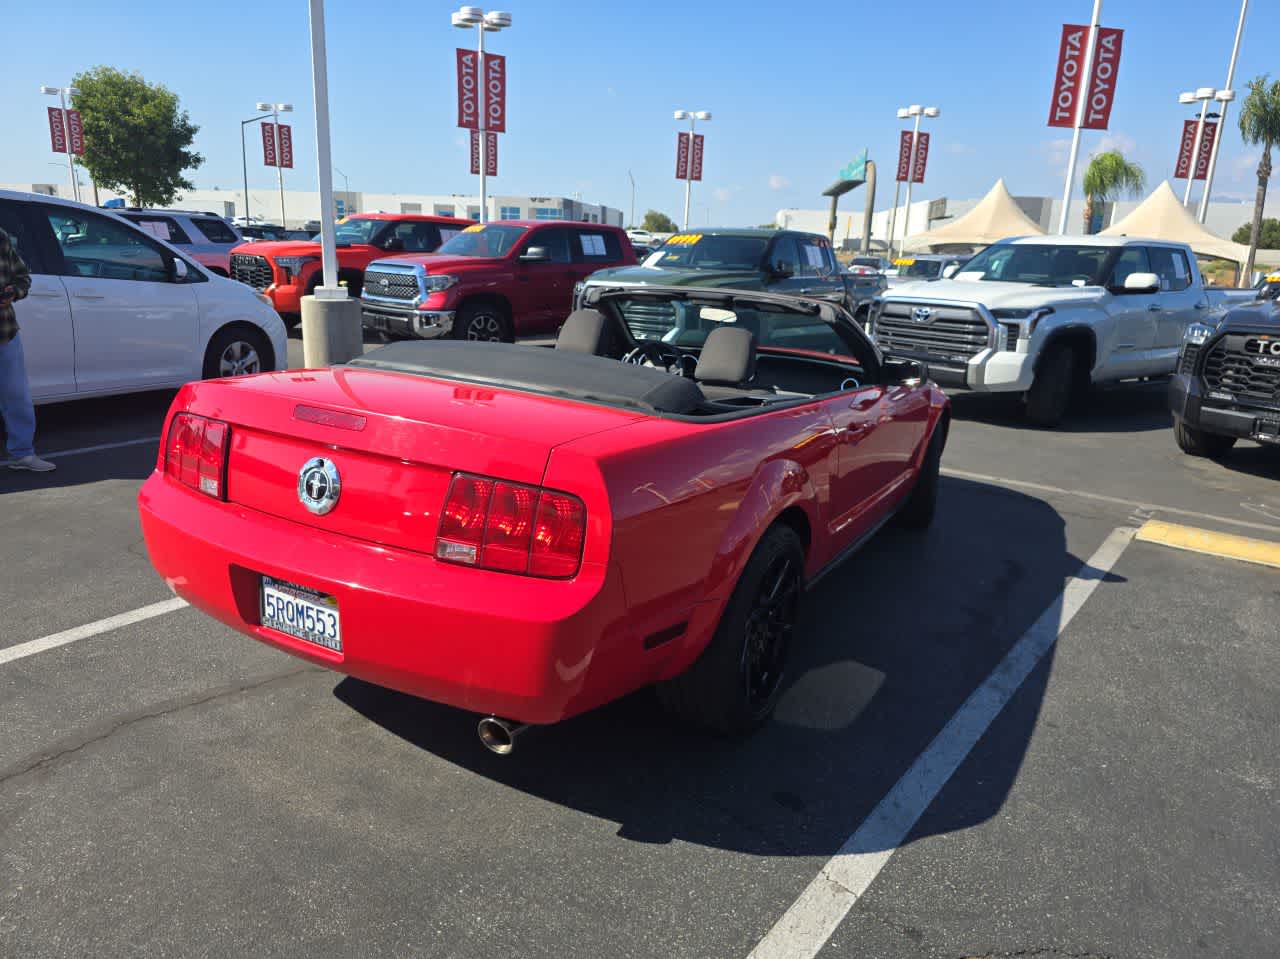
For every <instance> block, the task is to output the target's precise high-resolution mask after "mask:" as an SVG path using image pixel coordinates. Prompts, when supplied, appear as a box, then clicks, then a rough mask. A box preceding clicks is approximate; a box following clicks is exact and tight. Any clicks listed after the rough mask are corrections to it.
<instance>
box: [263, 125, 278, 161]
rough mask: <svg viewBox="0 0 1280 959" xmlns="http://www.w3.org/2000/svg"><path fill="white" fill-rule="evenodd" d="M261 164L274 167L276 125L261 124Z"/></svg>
mask: <svg viewBox="0 0 1280 959" xmlns="http://www.w3.org/2000/svg"><path fill="white" fill-rule="evenodd" d="M262 163H263V165H264V166H276V165H277V163H276V125H275V124H274V123H264V124H262Z"/></svg>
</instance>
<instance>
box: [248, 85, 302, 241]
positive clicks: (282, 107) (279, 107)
mask: <svg viewBox="0 0 1280 959" xmlns="http://www.w3.org/2000/svg"><path fill="white" fill-rule="evenodd" d="M255 106H256V107H257V109H259V110H269V111H271V122H272V124H274V125H275V138H276V182H277V183H279V185H280V226H281V227H285V226H288V224H287V223H285V222H284V167H283V166H281V165H280V114H282V113H292V112H293V104H292V103H258V104H255Z"/></svg>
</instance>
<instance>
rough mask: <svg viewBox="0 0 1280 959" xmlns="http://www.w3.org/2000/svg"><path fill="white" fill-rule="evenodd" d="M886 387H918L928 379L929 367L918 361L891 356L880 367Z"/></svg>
mask: <svg viewBox="0 0 1280 959" xmlns="http://www.w3.org/2000/svg"><path fill="white" fill-rule="evenodd" d="M881 369H882V370H883V371H884V381H885V384H886V385H888V386H918V385H919V384H921V383H923V382H924V381H925V380H927V379H928V378H929V367H928V366H927V365H926V364H925V363H922V362H920V360H908V359H902V358H900V357H896V356H891V357H888V358H887V359H885V361H884V365H883V366H882V367H881Z"/></svg>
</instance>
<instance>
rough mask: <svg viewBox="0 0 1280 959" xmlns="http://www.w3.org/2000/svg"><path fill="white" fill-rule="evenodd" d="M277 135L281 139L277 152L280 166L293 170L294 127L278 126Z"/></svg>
mask: <svg viewBox="0 0 1280 959" xmlns="http://www.w3.org/2000/svg"><path fill="white" fill-rule="evenodd" d="M276 135H277V136H278V137H279V138H280V148H279V149H278V150H277V151H276V156H277V157H278V158H279V160H280V165H281V166H282V167H284V168H285V169H286V170H292V169H293V127H291V126H289V125H288V124H287V123H278V124H276Z"/></svg>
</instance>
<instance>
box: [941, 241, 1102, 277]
mask: <svg viewBox="0 0 1280 959" xmlns="http://www.w3.org/2000/svg"><path fill="white" fill-rule="evenodd" d="M1111 252H1112V250H1111V249H1109V248H1107V247H1101V246H1058V245H1057V244H1050V243H1017V244H1013V243H1003V244H996V245H995V246H989V247H987V248H986V249H985V250H983V251H982V252H981V253H979V254H978V255H976V256H975V257H974V258H973V259H972V260H970V261H969V262H968V263H966V264H965V265H964V266H963V267H961V268H960V270H959V271H958V273H957V275H958V276H960V277H962V278H963V279H966V280H992V281H998V282H1001V283H1031V284H1035V285H1038V286H1099V285H1101V283H1102V268H1103V266H1104V265H1105V264H1106V262H1107V258H1108V256H1109V255H1110V254H1111Z"/></svg>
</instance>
